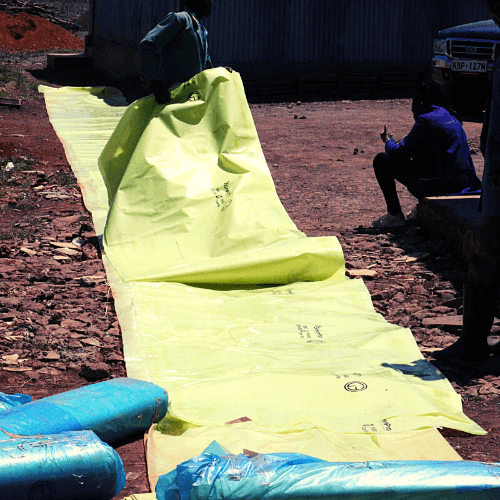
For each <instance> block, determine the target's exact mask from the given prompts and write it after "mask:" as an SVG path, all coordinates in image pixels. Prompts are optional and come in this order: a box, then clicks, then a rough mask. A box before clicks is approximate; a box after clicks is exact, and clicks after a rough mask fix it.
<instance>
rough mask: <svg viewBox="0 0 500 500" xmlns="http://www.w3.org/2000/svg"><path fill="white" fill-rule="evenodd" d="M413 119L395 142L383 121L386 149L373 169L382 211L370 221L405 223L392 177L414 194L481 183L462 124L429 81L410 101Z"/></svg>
mask: <svg viewBox="0 0 500 500" xmlns="http://www.w3.org/2000/svg"><path fill="white" fill-rule="evenodd" d="M412 112H413V116H414V118H415V124H414V125H413V128H412V129H411V131H410V133H409V134H408V135H407V136H406V137H405V138H404V139H403V140H402V141H400V142H396V141H395V140H394V139H393V138H392V136H391V135H390V134H389V132H388V130H387V126H384V131H383V132H382V133H381V134H380V137H381V138H382V141H383V142H384V143H385V153H379V154H378V155H377V156H376V157H375V159H374V161H373V170H374V172H375V177H376V178H377V181H378V183H379V186H380V189H381V190H382V193H383V195H384V198H385V202H386V205H387V215H384V216H383V217H380V218H379V219H377V220H375V221H373V226H374V227H380V228H383V227H397V226H402V225H404V224H405V216H404V215H403V211H402V210H401V205H400V203H399V199H398V195H397V191H396V183H395V181H398V182H400V183H401V184H403V185H404V186H406V187H407V188H408V191H410V193H411V194H412V195H413V196H415V197H416V198H417V199H418V200H421V199H422V198H424V197H426V196H442V195H447V194H455V193H462V192H474V191H477V190H479V189H480V186H481V182H480V181H479V179H478V178H477V176H476V171H475V168H474V164H473V163H472V158H471V154H470V149H469V145H468V142H467V136H466V134H465V131H464V129H463V127H462V124H461V123H460V121H459V120H458V119H457V117H456V116H455V115H454V113H453V112H452V111H451V110H450V109H449V108H448V106H447V105H446V100H445V98H444V96H443V94H442V93H441V91H440V90H439V88H438V87H437V86H436V85H435V84H434V83H427V82H426V83H422V84H421V85H420V86H419V87H418V88H417V89H416V91H415V96H414V98H413V102H412Z"/></svg>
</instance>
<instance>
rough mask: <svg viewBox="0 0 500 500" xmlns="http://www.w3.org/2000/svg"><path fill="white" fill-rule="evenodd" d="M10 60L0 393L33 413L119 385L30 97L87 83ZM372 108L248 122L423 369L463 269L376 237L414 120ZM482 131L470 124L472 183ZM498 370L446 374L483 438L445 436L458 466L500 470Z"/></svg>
mask: <svg viewBox="0 0 500 500" xmlns="http://www.w3.org/2000/svg"><path fill="white" fill-rule="evenodd" d="M9 57H11V59H10V62H7V63H6V65H7V66H8V67H9V68H11V69H12V70H13V71H14V73H12V75H13V76H12V79H11V80H9V81H7V82H5V81H3V82H2V81H0V91H3V95H4V96H7V97H11V98H22V99H24V100H23V101H22V106H21V108H20V109H17V108H13V107H7V106H0V389H1V390H2V391H4V392H7V393H15V392H19V393H25V394H30V395H32V396H33V397H34V399H39V398H41V397H44V396H47V395H51V394H55V393H59V392H62V391H66V390H69V389H73V388H76V387H80V386H83V385H86V384H88V383H92V382H95V381H98V380H105V379H107V378H110V377H118V376H125V374H126V373H125V367H124V363H123V353H122V345H121V337H120V329H119V325H118V323H117V321H116V315H115V312H114V308H113V298H112V296H111V292H110V289H109V287H108V286H107V284H106V279H105V274H104V269H103V266H102V263H101V260H100V258H99V250H98V245H97V241H96V237H95V233H94V231H93V227H92V222H91V218H90V215H89V213H88V212H87V211H86V210H85V208H84V207H83V206H82V199H81V194H80V191H79V189H78V186H77V184H76V182H75V178H74V176H73V174H72V173H71V170H70V168H69V165H68V163H67V160H66V158H65V154H64V150H63V148H62V146H61V144H60V142H59V141H58V139H57V137H56V135H55V133H54V131H53V129H52V127H51V125H50V123H49V120H48V117H47V113H46V111H45V106H44V102H43V99H42V97H41V95H40V94H38V93H37V92H36V91H35V90H33V87H35V86H36V84H37V83H38V79H43V80H45V81H48V82H51V83H52V84H55V85H57V84H61V83H64V84H71V83H70V82H71V81H73V82H74V83H73V84H74V85H81V84H82V81H81V77H82V75H74V74H73V75H65V74H56V73H51V72H48V71H46V70H44V69H43V66H44V62H45V60H44V56H43V54H42V55H39V56H34V57H32V58H29V59H25V58H15V59H14V58H13V56H9ZM4 60H5V59H4ZM0 67H2V65H1V64H0ZM16 72H18V73H16ZM33 75H34V76H33ZM72 79H73V80H72ZM95 83H97V82H92V81H88V84H95ZM103 83H105V82H103ZM0 95H2V94H0ZM369 97H370V98H369V99H366V98H365V99H359V100H353V99H338V100H335V101H331V102H307V103H306V102H304V103H298V102H292V103H277V104H253V105H251V110H252V114H253V116H254V119H255V123H256V126H257V130H258V132H259V137H260V140H261V144H262V147H263V150H264V153H265V155H266V159H267V161H268V164H269V166H270V169H271V173H272V175H273V178H274V180H275V183H276V188H277V191H278V194H279V195H280V198H281V200H282V202H283V205H284V206H285V208H286V210H287V211H288V213H289V214H290V216H291V217H292V219H293V220H294V221H295V223H296V224H297V226H298V228H299V229H301V230H302V231H304V232H305V233H306V234H307V235H309V236H320V235H336V236H338V237H339V240H340V242H341V244H342V246H343V248H344V252H345V258H346V262H347V267H348V268H349V272H351V273H352V274H353V275H354V274H355V272H356V271H359V270H362V269H369V270H372V271H375V275H374V276H371V277H369V278H367V279H366V281H365V282H366V284H367V287H368V289H369V290H370V292H371V294H372V299H373V302H374V305H375V307H376V309H377V310H378V311H380V312H381V313H382V314H383V315H384V316H385V317H386V318H387V319H388V320H389V321H391V322H393V323H397V324H399V325H401V326H405V327H409V328H411V330H412V332H413V334H414V336H415V339H416V341H417V343H418V345H419V347H420V349H421V351H422V352H423V354H424V355H425V356H426V357H429V359H430V355H431V353H432V350H433V349H436V348H438V347H440V346H442V345H446V344H447V343H449V342H451V341H452V340H453V339H454V338H456V335H457V334H459V333H460V329H459V327H457V326H453V325H451V326H443V325H434V326H432V327H430V326H424V319H429V318H432V317H435V316H443V315H445V316H450V317H457V315H459V314H460V312H461V285H462V281H463V278H464V273H465V271H466V264H465V263H464V262H462V261H460V260H457V258H455V257H453V254H452V251H451V250H452V249H450V247H449V244H448V243H447V242H445V241H440V240H439V239H435V238H433V237H431V236H430V235H428V234H426V233H425V232H424V231H422V230H421V229H420V228H419V227H418V224H417V223H411V224H409V225H408V226H407V227H406V228H404V229H401V230H398V231H394V232H392V233H387V232H380V231H375V230H372V229H371V228H370V224H371V221H372V220H373V219H375V218H377V217H379V216H380V215H382V214H383V213H384V206H383V202H382V198H381V195H380V193H379V191H378V188H377V185H376V181H375V179H374V176H373V173H372V170H371V161H372V159H373V157H374V156H375V154H376V153H377V152H379V151H381V150H382V146H383V145H382V142H381V141H380V137H379V134H380V132H381V129H382V126H383V125H384V124H385V123H387V124H388V126H389V129H390V131H391V132H392V134H393V135H394V136H395V137H397V138H401V137H403V135H404V134H405V133H406V132H407V131H408V130H409V128H410V127H411V124H412V116H411V111H410V100H409V99H395V98H392V99H390V98H385V99H381V98H379V96H369ZM480 119H481V117H472V118H470V119H468V120H466V121H465V122H464V127H465V129H466V132H467V134H468V137H469V141H470V144H471V148H472V150H473V152H474V156H473V158H474V160H475V163H476V165H477V167H478V171H479V173H481V172H482V157H481V155H480V153H478V144H479V133H480V129H481V123H480ZM9 162H11V163H12V165H13V167H12V168H11V166H8V165H9ZM401 195H402V196H401V199H402V203H403V204H404V207H405V209H406V210H410V209H411V208H413V206H414V203H415V200H414V199H412V197H411V196H410V195H408V194H407V193H406V192H405V191H404V190H401ZM61 244H63V245H61ZM68 250H69V251H68ZM497 323H498V321H497ZM494 328H495V331H498V330H499V326H498V325H497V326H495V327H494ZM498 361H499V360H498V359H496V358H491V360H490V361H489V362H488V363H487V364H485V365H482V366H476V367H471V366H462V367H456V366H441V369H442V371H443V372H444V373H445V374H446V375H447V376H448V378H449V379H450V380H451V381H452V384H453V385H454V387H455V389H456V390H457V392H458V393H459V394H461V396H462V399H463V404H464V411H465V413H466V414H467V415H469V416H470V417H471V418H472V419H474V420H475V421H476V422H477V423H478V424H479V425H481V426H483V427H484V428H485V429H486V430H488V431H489V434H488V435H487V436H485V437H476V436H468V435H461V434H460V435H459V434H457V433H452V432H449V431H443V433H444V434H445V436H446V437H447V439H448V441H449V442H450V443H451V445H452V446H453V447H454V448H455V449H456V450H457V451H458V453H459V454H460V455H461V456H462V457H463V458H464V459H470V460H476V461H490V462H500V454H499V451H498V443H499V439H500V419H499V411H498V409H499V406H498V405H499V402H500V401H499V397H498V394H499V392H500V376H499V375H500V363H499V362H498ZM116 448H117V451H118V452H119V453H120V455H121V456H122V458H123V460H124V465H125V468H126V472H127V487H126V489H125V490H124V491H123V492H122V493H120V495H118V496H117V497H116V500H119V499H122V498H124V497H125V496H127V495H130V494H132V493H141V492H147V491H149V486H148V483H147V479H146V474H145V471H146V466H145V460H144V452H143V445H142V437H141V436H136V437H134V438H132V439H131V440H129V442H127V443H120V444H119V445H117V446H116Z"/></svg>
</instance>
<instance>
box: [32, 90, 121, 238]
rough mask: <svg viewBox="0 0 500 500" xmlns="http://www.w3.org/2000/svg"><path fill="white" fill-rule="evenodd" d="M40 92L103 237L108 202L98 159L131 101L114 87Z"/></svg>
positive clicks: (84, 198) (88, 207)
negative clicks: (128, 102) (127, 100)
mask: <svg viewBox="0 0 500 500" xmlns="http://www.w3.org/2000/svg"><path fill="white" fill-rule="evenodd" d="M38 90H39V91H40V92H43V94H44V97H45V103H46V106H47V112H48V114H49V118H50V122H51V123H52V125H53V127H54V129H55V131H56V134H57V136H58V137H59V139H60V140H61V142H62V144H63V146H64V150H65V153H66V157H67V159H68V162H69V163H70V165H71V168H72V169H73V171H74V173H75V175H76V177H77V179H78V184H79V185H80V188H81V189H82V194H83V200H84V203H85V206H86V207H87V209H88V210H89V212H91V213H92V218H93V222H94V226H95V230H96V233H97V234H102V232H103V230H104V225H105V222H106V217H107V212H108V202H107V192H106V188H105V186H104V183H103V181H102V176H101V174H100V172H99V169H98V166H97V160H98V157H99V154H100V152H101V151H102V149H103V148H104V146H105V145H106V143H107V142H108V140H109V137H110V135H111V134H112V132H113V130H114V129H115V128H116V126H117V124H118V123H119V121H120V120H121V118H122V116H123V114H124V112H125V110H126V109H127V102H126V100H125V98H124V97H123V95H122V93H121V92H120V91H119V90H117V89H113V88H110V87H62V88H57V89H56V88H53V87H46V86H44V85H40V86H39V87H38Z"/></svg>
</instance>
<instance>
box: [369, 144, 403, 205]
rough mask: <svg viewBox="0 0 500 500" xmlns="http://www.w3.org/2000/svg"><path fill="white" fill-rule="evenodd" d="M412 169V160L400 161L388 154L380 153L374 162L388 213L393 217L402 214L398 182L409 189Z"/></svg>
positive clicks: (374, 168)
mask: <svg viewBox="0 0 500 500" xmlns="http://www.w3.org/2000/svg"><path fill="white" fill-rule="evenodd" d="M410 169H411V160H409V161H398V160H395V159H393V158H391V157H390V156H389V155H388V154H387V153H379V154H378V155H377V156H375V159H374V160H373V171H374V172H375V177H376V178H377V182H378V185H379V186H380V189H381V190H382V194H383V195H384V199H385V203H386V205H387V211H388V212H389V213H390V214H392V215H397V214H400V213H402V210H401V205H400V204H399V198H398V192H397V191H396V181H398V182H400V183H401V184H403V185H404V186H406V187H408V175H409V172H410Z"/></svg>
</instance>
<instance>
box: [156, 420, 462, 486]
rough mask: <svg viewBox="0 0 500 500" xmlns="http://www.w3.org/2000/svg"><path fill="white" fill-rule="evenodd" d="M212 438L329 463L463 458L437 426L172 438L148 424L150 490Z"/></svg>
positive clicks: (235, 448) (201, 431) (224, 431)
mask: <svg viewBox="0 0 500 500" xmlns="http://www.w3.org/2000/svg"><path fill="white" fill-rule="evenodd" d="M214 440H215V441H217V442H218V443H219V444H220V445H221V446H223V447H224V448H226V449H228V450H229V451H230V452H231V453H233V454H238V453H242V452H243V449H247V450H250V451H253V452H258V453H303V454H305V455H309V456H312V457H316V458H321V459H322V460H326V461H328V462H365V461H368V460H377V461H378V460H429V459H430V458H432V460H443V461H447V460H461V458H460V456H459V455H458V454H457V452H456V451H455V450H454V449H453V448H452V447H451V446H450V445H449V444H448V443H447V442H446V440H445V439H444V438H443V437H442V436H441V434H439V432H438V431H437V430H436V429H425V430H420V431H408V432H401V433H397V434H369V435H366V434H356V435H353V434H348V435H346V434H338V433H335V432H328V431H324V430H321V429H311V430H308V431H304V432H294V433H290V434H273V433H265V432H255V431H250V430H246V429H235V428H232V427H229V426H225V427H199V428H196V429H188V430H187V431H186V432H184V433H183V434H182V435H180V436H172V435H165V434H162V433H161V432H158V431H157V430H156V426H152V427H151V429H150V431H149V433H148V439H147V462H148V478H149V484H150V486H151V489H152V490H154V488H155V485H156V482H157V481H158V477H159V476H161V475H162V474H167V473H168V472H170V471H171V470H174V469H175V467H176V466H177V465H178V464H179V463H182V462H184V461H186V460H189V459H191V458H192V457H195V456H196V455H199V454H200V453H201V452H202V451H203V450H204V449H206V448H207V447H208V445H209V444H210V443H211V442H212V441H214Z"/></svg>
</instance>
